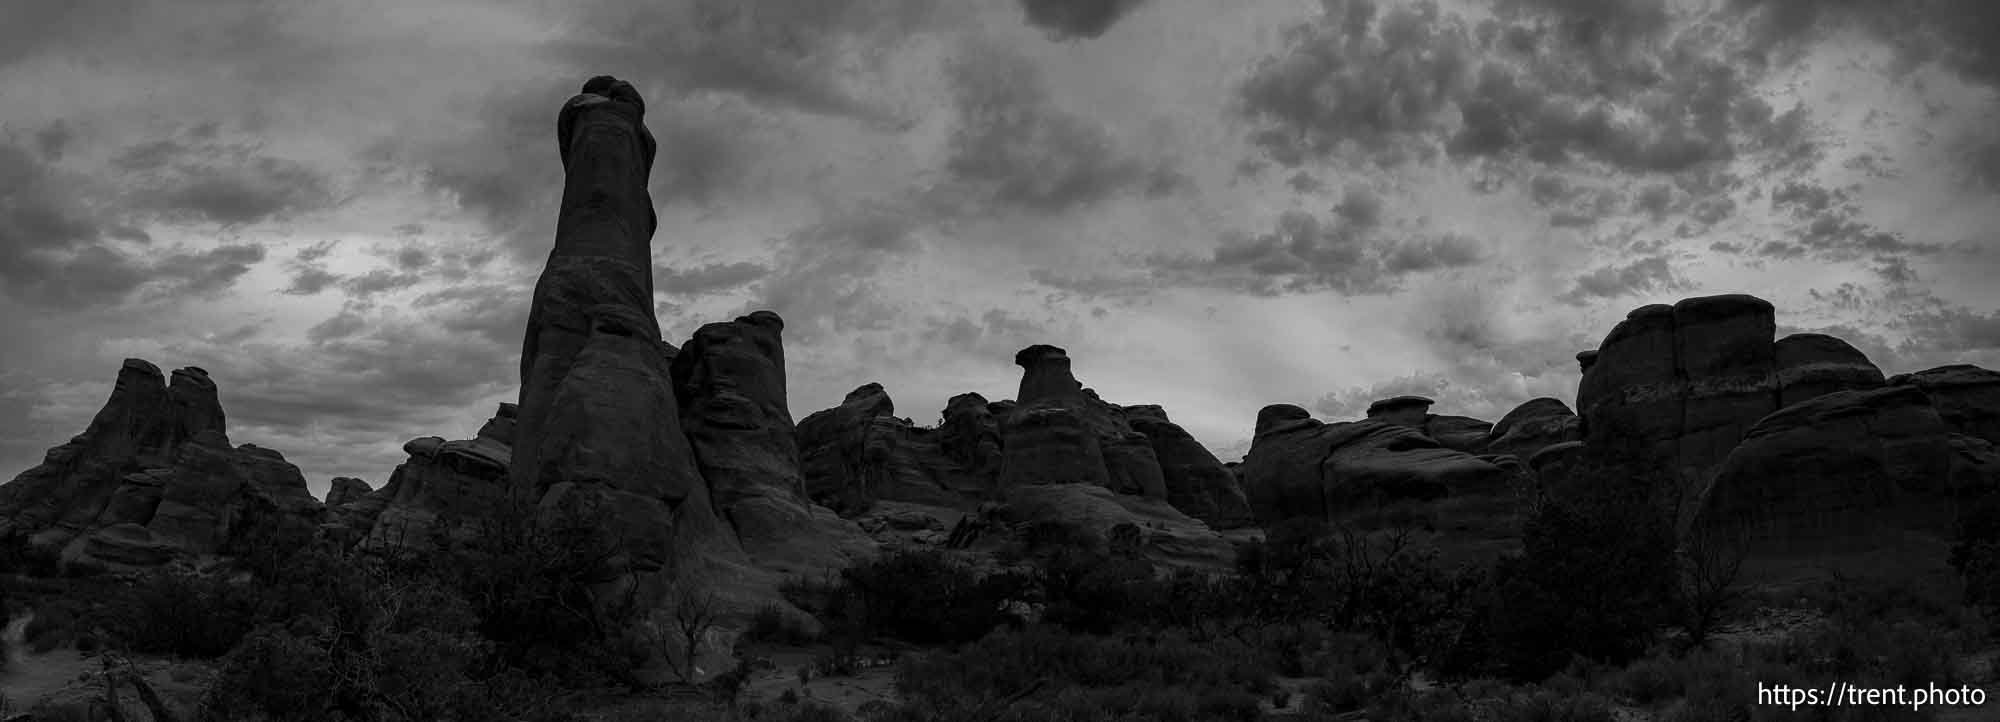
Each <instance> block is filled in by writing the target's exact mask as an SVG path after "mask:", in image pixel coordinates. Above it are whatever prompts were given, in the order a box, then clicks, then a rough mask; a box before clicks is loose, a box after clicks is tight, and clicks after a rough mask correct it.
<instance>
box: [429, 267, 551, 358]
mask: <svg viewBox="0 0 2000 722" xmlns="http://www.w3.org/2000/svg"><path fill="white" fill-rule="evenodd" d="M533 292H534V287H533V286H532V285H530V284H527V283H522V284H508V283H486V284H477V285H469V286H454V287H450V288H445V289H442V290H438V291H433V292H430V293H426V294H424V295H422V296H419V297H417V299H416V301H415V302H414V303H413V304H412V306H413V307H414V308H417V309H421V310H422V312H423V314H424V315H425V316H431V317H436V318H437V319H438V324H439V326H440V327H441V328H443V329H444V330H446V331H449V332H452V333H454V334H461V335H464V334H470V335H472V336H474V337H477V338H481V339H484V340H485V341H486V342H487V343H490V344H493V345H494V346H497V347H500V348H503V349H510V351H509V353H513V352H514V351H513V350H511V349H514V348H515V347H517V346H519V345H520V344H521V339H522V337H523V334H525V333H526V332H527V328H528V310H529V299H530V296H531V295H532V294H533Z"/></svg>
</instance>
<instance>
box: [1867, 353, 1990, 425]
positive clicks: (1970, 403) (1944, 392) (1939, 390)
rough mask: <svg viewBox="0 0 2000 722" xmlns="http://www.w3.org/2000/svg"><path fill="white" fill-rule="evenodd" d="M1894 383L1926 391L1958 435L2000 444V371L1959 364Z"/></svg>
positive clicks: (1917, 374) (1905, 377)
mask: <svg viewBox="0 0 2000 722" xmlns="http://www.w3.org/2000/svg"><path fill="white" fill-rule="evenodd" d="M1890 383H1893V384H1897V385H1909V386H1915V387H1917V388H1919V389H1922V390H1923V391H1924V394H1925V395H1927V396H1929V397H1930V399H1931V404H1932V405H1934V406H1936V407H1937V410H1938V416H1939V417H1941V418H1942V419H1944V422H1945V423H1946V424H1949V425H1950V426H1951V427H1952V429H1954V430H1956V431H1957V432H1958V433H1961V434H1966V435H1968V436H1976V437H1979V438H1981V439H1985V440H1986V441H1988V442H1991V443H1994V444H2000V371H1993V370H1990V369H1983V368H1980V367H1978V366H1973V365H1970V364H1957V365H1952V366H1939V367H1937V368H1934V369H1928V370H1925V371H1918V372H1916V373H1913V374H1902V375H1898V376H1897V377H1896V378H1895V379H1893V380H1891V381H1890Z"/></svg>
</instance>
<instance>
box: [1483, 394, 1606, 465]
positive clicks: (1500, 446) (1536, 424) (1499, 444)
mask: <svg viewBox="0 0 2000 722" xmlns="http://www.w3.org/2000/svg"><path fill="white" fill-rule="evenodd" d="M1582 440H1583V428H1582V421H1581V419H1578V418H1577V416H1576V412H1573V411H1570V408H1569V405H1568V404H1565V403H1563V402H1562V401H1560V400H1557V399H1552V398H1548V397H1546V396H1544V397H1542V398H1537V399H1529V400H1528V401H1527V402H1526V403H1523V404H1521V405H1520V406H1516V407H1514V410H1513V411H1509V412H1507V415H1506V416H1502V417H1500V421H1498V422H1496V423H1494V424H1493V428H1492V429H1491V430H1489V431H1488V432H1487V440H1486V447H1485V450H1486V452H1487V453H1491V454H1510V455H1513V456H1514V457H1516V458H1519V459H1520V460H1521V461H1523V462H1530V461H1531V460H1532V459H1533V458H1534V457H1535V454H1536V453H1539V452H1540V451H1541V450H1543V449H1546V448H1549V447H1551V446H1554V445H1556V444H1561V443H1564V442H1569V441H1582Z"/></svg>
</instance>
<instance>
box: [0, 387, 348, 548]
mask: <svg viewBox="0 0 2000 722" xmlns="http://www.w3.org/2000/svg"><path fill="white" fill-rule="evenodd" d="M321 513H322V510H321V506H320V503H319V501H318V500H317V499H314V498H313V497H312V495H311V493H310V492H308V491H307V490H306V484H305V478H304V477H303V476H302V475H300V473H299V470H298V468H297V467H295V466H292V465H291V464H289V463H286V462H285V460H284V457H283V456H281V455H279V454H278V453H277V452H275V451H271V450H268V449H262V448H258V447H256V446H253V445H249V444H245V445H243V446H241V447H235V448H232V447H231V446H230V445H229V437H228V434H227V430H226V429H225V416H224V414H223V411H222V405H221V403H220V401H219V400H218V397H217V393H216V386H215V382H214V381H213V380H211V379H210V378H209V376H208V373H207V372H206V371H203V370H201V369H198V368H194V367H189V368H184V369H180V370H177V371H175V372H174V373H173V375H172V381H171V383H169V382H168V380H167V378H166V377H164V376H163V375H162V374H161V373H160V370H159V368H158V367H157V366H154V365H153V364H151V363H147V362H145V361H142V360H139V359H127V360H126V361H125V363H124V364H123V366H122V367H121V368H120V370H119V374H118V381H117V383H116V384H114V385H113V387H112V392H111V398H110V399H109V400H107V401H106V403H105V405H104V408H103V409H101V410H99V412H98V413H97V415H96V417H94V418H93V419H92V421H91V423H90V426H89V427H88V428H86V429H85V430H84V432H83V433H82V434H80V435H78V436H77V437H76V438H74V439H72V440H71V441H70V442H69V443H66V444H63V445H62V446H58V447H56V448H54V449H51V450H50V451H49V453H48V455H47V457H46V459H45V460H44V461H43V463H42V464H41V465H39V466H37V467H35V468H33V469H30V470H28V471H26V472H24V473H22V474H21V475H20V476H18V477H16V478H15V479H14V481H13V482H12V483H9V484H7V485H5V486H0V533H19V534H25V535H27V536H28V539H29V541H30V543H31V544H33V545H35V546H38V547H42V548H47V549H57V550H60V554H61V558H62V560H63V562H64V563H65V564H66V565H68V566H71V567H73V568H100V569H101V568H129V567H140V566H151V565H157V564H162V563H165V562H167V561H169V560H171V559H173V558H177V557H186V556H199V555H206V554H215V553H217V552H220V551H223V550H224V549H225V548H227V547H228V546H229V545H230V544H232V543H233V542H235V541H237V540H239V539H242V538H244V537H245V535H249V534H255V533H261V532H266V531H272V530H274V529H278V528H289V529H291V530H295V531H301V532H302V533H309V532H310V530H311V529H312V528H313V526H315V525H316V524H317V523H318V519H319V516H320V514H321Z"/></svg>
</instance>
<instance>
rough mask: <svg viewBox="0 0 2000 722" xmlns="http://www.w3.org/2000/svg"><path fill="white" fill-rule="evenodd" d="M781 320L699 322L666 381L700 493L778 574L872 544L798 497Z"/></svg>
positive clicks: (832, 564) (827, 566) (821, 569)
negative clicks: (701, 483) (703, 487)
mask: <svg viewBox="0 0 2000 722" xmlns="http://www.w3.org/2000/svg"><path fill="white" fill-rule="evenodd" d="M784 327H785V322H784V320H783V319H780V318H779V317H778V315H777V314H775V313H772V312H770V311H758V312H755V313H752V314H750V315H748V316H744V317H742V318H738V319H736V320H735V321H730V322H726V323H711V324H707V325H705V326H702V327H701V329H700V330H697V331H696V332H695V334H694V338H693V339H691V340H689V341H688V342H687V343H686V344H684V345H682V346H681V348H680V351H679V354H678V355H676V356H675V357H674V360H673V364H672V369H673V375H674V382H675V388H676V389H677V390H678V393H679V401H680V405H681V413H682V419H681V422H682V424H681V425H682V428H684V429H685V430H686V432H687V435H688V441H689V443H690V444H691V445H692V446H693V448H694V454H695V459H696V460H697V462H698V466H699V468H700V470H701V476H702V478H703V479H704V480H706V481H707V482H708V488H709V494H710V498H711V499H712V500H713V501H714V503H715V508H716V511H717V512H718V513H719V514H721V515H722V518H723V519H724V520H726V521H727V522H728V523H729V526H730V529H731V531H733V532H734V533H735V536H736V539H737V541H738V542H739V543H740V544H741V545H742V546H743V549H744V551H745V552H746V553H747V554H749V555H750V557H751V558H752V559H753V560H755V561H756V563H757V564H758V565H760V566H763V567H765V568H768V569H771V570H773V571H776V572H779V573H782V574H788V575H815V574H824V573H826V572H827V571H829V570H833V569H839V568H842V567H845V566H848V565H849V564H850V563H851V562H852V561H853V560H854V559H856V558H858V557H861V556H865V555H867V554H869V553H871V552H872V551H873V543H872V542H870V541H869V540H868V539H867V537H865V536H864V535H863V534H862V533H861V530H860V529H859V528H857V527H855V526H854V525H853V524H852V523H849V522H845V521H843V520H842V519H840V518H839V517H838V516H836V515H835V514H834V513H833V512H832V511H831V510H828V509H826V508H823V507H819V506H817V505H815V504H813V503H812V502H811V501H810V500H809V499H808V498H807V496H806V490H805V482H804V478H803V476H802V474H801V473H800V460H799V459H800V457H799V446H798V432H797V429H795V428H794V427H793V425H792V413H791V410H790V407H789V406H787V405H786V397H785V349H784V341H783V338H782V332H783V330H784Z"/></svg>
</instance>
